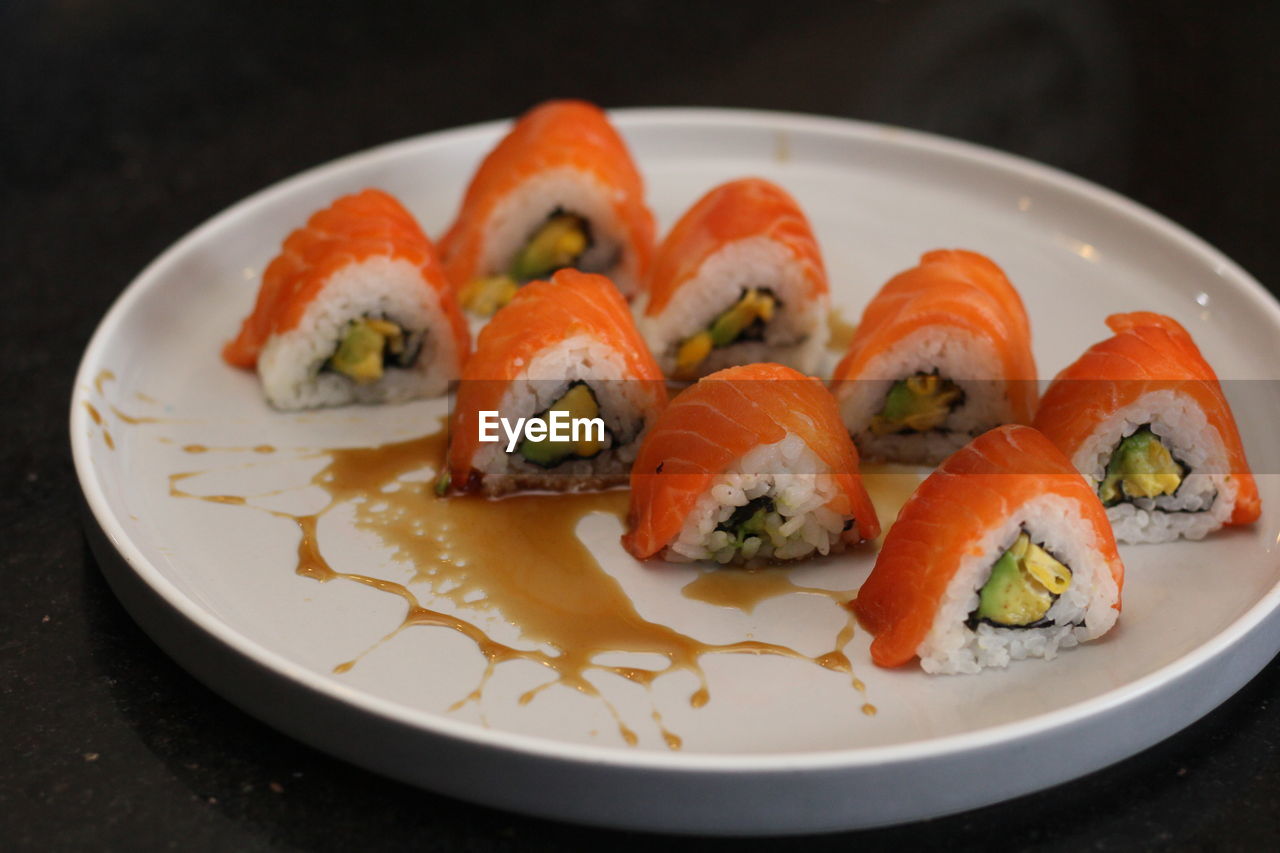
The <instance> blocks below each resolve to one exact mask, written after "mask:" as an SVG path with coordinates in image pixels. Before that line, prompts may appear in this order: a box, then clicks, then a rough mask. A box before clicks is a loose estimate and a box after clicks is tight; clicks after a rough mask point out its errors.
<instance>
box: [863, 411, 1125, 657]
mask: <svg viewBox="0 0 1280 853" xmlns="http://www.w3.org/2000/svg"><path fill="white" fill-rule="evenodd" d="M1123 585H1124V565H1123V564H1122V563H1121V562H1120V556H1119V554H1118V552H1117V551H1116V541H1115V538H1114V537H1113V536H1112V535H1111V525H1110V524H1109V523H1108V522H1107V515H1106V512H1105V511H1104V510H1103V508H1102V504H1101V503H1100V502H1099V501H1098V496H1097V495H1095V494H1094V493H1093V490H1092V489H1090V488H1089V485H1088V484H1087V483H1086V482H1085V481H1084V478H1083V477H1081V476H1080V474H1079V472H1077V471H1076V470H1075V468H1073V467H1072V466H1071V463H1070V462H1069V461H1067V458H1066V457H1065V456H1063V455H1062V452H1061V451H1059V450H1058V449H1057V448H1056V447H1054V446H1053V444H1052V443H1051V442H1050V441H1049V440H1048V439H1047V438H1045V437H1044V436H1043V435H1041V434H1040V433H1039V432H1037V431H1036V430H1034V429H1032V428H1031V427H1026V426H1016V425H1010V426H1003V427H997V428H996V429H993V430H991V431H990V432H987V433H984V434H983V435H980V436H978V437H977V438H975V439H974V440H973V441H972V442H970V443H969V444H968V445H966V446H965V447H963V448H961V449H960V450H957V451H956V452H955V453H953V454H952V455H951V456H950V457H948V458H947V460H946V461H945V462H943V463H942V465H941V466H940V467H939V468H938V469H937V470H936V471H934V472H933V474H931V475H930V476H929V477H928V479H926V480H925V481H924V482H923V483H921V484H920V486H919V488H917V489H916V491H915V494H913V495H912V496H911V498H910V500H908V501H907V502H906V504H904V505H903V507H902V510H901V511H900V512H899V513H898V520H897V521H895V522H894V524H893V526H892V527H891V528H889V532H888V534H887V535H886V536H885V539H884V545H883V547H881V549H880V555H879V557H878V558H877V559H876V565H875V568H874V569H872V571H871V575H870V576H869V577H868V578H867V581H866V583H864V584H863V585H862V588H861V589H859V590H858V597H857V598H856V599H855V600H854V602H853V609H854V612H855V613H857V615H858V618H859V619H860V620H861V621H862V624H863V625H864V626H865V627H866V628H867V630H869V631H870V632H871V633H872V634H874V635H875V639H874V640H873V641H872V643H871V659H872V660H873V661H875V662H876V663H877V664H879V665H880V666H901V665H902V664H905V663H907V662H909V661H910V660H912V659H913V658H917V657H918V658H920V663H921V666H922V667H923V668H924V670H925V671H926V672H931V673H973V672H978V671H979V670H981V669H983V668H986V667H1003V666H1007V665H1008V664H1009V661H1011V660H1019V659H1022V658H1045V659H1050V658H1052V657H1054V656H1055V655H1056V654H1057V653H1058V652H1059V651H1061V650H1063V649H1069V648H1071V647H1073V646H1076V645H1078V644H1079V643H1082V642H1085V641H1087V640H1094V639H1097V638H1098V637H1101V636H1102V635H1103V634H1105V633H1106V632H1107V631H1109V630H1111V628H1112V626H1113V625H1115V622H1116V619H1117V617H1118V616H1119V615H1120V590H1121V587H1122V586H1123Z"/></svg>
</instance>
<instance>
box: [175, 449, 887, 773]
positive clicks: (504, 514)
mask: <svg viewBox="0 0 1280 853" xmlns="http://www.w3.org/2000/svg"><path fill="white" fill-rule="evenodd" d="M446 446H447V435H446V432H445V430H444V429H443V428H442V429H441V430H439V431H438V432H435V433H432V434H430V435H426V436H421V437H419V438H414V439H410V440H408V441H401V442H394V443H389V444H385V445H381V446H377V447H368V448H339V449H333V450H326V451H322V452H321V454H320V455H322V456H323V457H324V458H326V459H327V460H328V463H327V464H326V465H325V466H324V468H322V469H321V470H320V471H319V472H317V473H316V474H315V475H314V477H313V478H312V480H311V485H313V486H317V487H319V488H320V489H322V490H324V491H325V492H326V493H327V494H328V497H329V501H328V503H327V505H326V506H325V507H324V509H322V510H320V511H319V512H317V513H314V514H310V515H293V514H289V513H285V512H281V511H278V510H272V509H267V508H265V507H260V506H256V505H255V504H253V503H250V502H248V498H250V497H254V496H238V495H199V494H195V493H192V492H189V491H186V490H185V489H184V488H183V485H184V481H185V480H187V479H189V478H191V477H194V476H197V475H199V474H201V473H208V472H201V471H187V472H181V473H176V474H172V475H170V477H169V486H170V495H172V496H173V497H177V498H193V499H198V500H204V501H210V502H213V503H221V504H237V505H244V506H246V507H249V508H252V509H256V510H259V511H261V512H266V513H269V514H271V515H273V516H276V517H279V518H287V519H290V520H292V521H293V522H294V523H295V524H296V525H297V526H298V530H299V533H300V539H299V543H298V549H297V558H296V564H295V566H294V570H295V571H296V573H297V574H300V575H303V576H305V577H309V578H313V579H315V580H317V581H321V582H327V581H331V580H334V579H338V578H341V579H345V580H348V581H352V582H355V583H360V584H364V585H366V586H370V587H372V588H374V589H378V590H380V591H382V592H385V593H388V594H391V595H395V596H398V597H399V598H401V599H402V600H403V601H404V602H405V605H406V608H407V609H406V613H405V616H404V619H403V620H402V621H401V623H400V625H399V626H397V627H396V628H395V629H394V630H392V631H391V632H390V633H389V634H387V635H386V636H385V637H384V638H383V639H382V640H380V641H379V643H378V644H375V645H374V646H373V647H371V648H370V649H368V650H366V651H365V652H364V653H362V655H361V656H360V657H362V656H363V654H368V652H369V651H372V649H373V648H377V645H380V644H381V643H383V642H386V641H387V640H389V639H391V638H392V637H394V636H396V635H397V634H398V633H399V632H401V631H403V630H405V629H406V628H410V627H413V626H436V627H444V628H449V629H451V630H453V631H456V632H458V633H459V634H462V635H463V636H465V637H467V638H468V639H469V640H470V641H471V642H472V643H474V644H475V647H476V649H477V650H478V651H479V652H480V653H481V654H482V655H483V656H484V658H485V668H484V672H483V674H482V675H481V677H480V679H479V682H478V683H477V684H476V686H475V688H474V689H473V690H472V691H471V692H470V693H468V694H467V695H466V696H464V697H462V698H461V699H459V700H458V701H457V702H455V703H454V704H453V705H452V706H451V707H450V709H449V710H451V711H453V710H457V709H460V708H462V707H463V706H465V705H467V704H469V703H475V704H476V706H477V708H478V710H479V711H480V714H481V719H482V721H483V720H484V717H483V708H482V706H481V700H482V698H483V695H484V690H485V687H486V685H487V684H488V682H489V680H490V678H491V677H492V676H493V674H494V672H495V670H496V669H497V667H499V666H500V665H501V664H503V663H505V662H507V661H512V660H525V661H531V662H534V663H537V664H539V665H541V666H543V667H545V668H546V669H547V670H549V671H550V672H551V674H552V675H553V677H552V678H551V679H550V680H549V681H547V682H545V683H543V684H541V685H539V686H538V687H535V688H534V689H532V690H529V691H526V692H525V693H524V694H523V695H521V696H520V698H519V702H520V703H521V704H527V703H529V702H531V701H533V699H534V698H535V697H536V696H537V694H538V693H540V692H542V691H543V690H545V689H546V688H548V687H550V686H552V685H556V684H559V685H563V686H566V687H569V688H572V689H574V690H577V691H579V692H580V693H583V694H585V695H587V696H590V697H592V698H595V699H598V700H599V701H600V702H601V703H602V704H603V705H604V707H605V708H606V709H607V710H608V711H609V713H610V715H611V716H612V717H613V720H614V722H615V724H616V725H617V728H618V732H619V735H620V736H621V737H622V739H623V740H624V741H625V742H626V743H628V744H630V745H635V744H636V743H637V742H638V737H637V735H636V733H635V732H634V731H633V730H632V729H630V728H629V727H628V726H627V725H626V724H625V723H624V722H623V720H622V717H621V715H620V714H619V713H618V711H617V709H616V708H615V707H614V706H613V705H612V703H611V702H609V700H608V699H607V697H605V696H604V695H603V694H602V693H601V691H600V690H599V689H598V688H597V687H596V685H595V684H593V683H592V681H590V680H589V679H588V678H587V675H588V674H589V673H593V672H599V673H607V674H611V675H614V676H617V677H619V678H623V679H626V680H628V681H631V682H633V683H636V684H640V685H642V686H646V687H648V686H650V685H651V684H652V683H653V681H654V680H655V679H657V678H658V677H659V676H662V675H666V674H669V673H673V672H677V671H685V672H688V673H690V674H692V675H693V676H694V677H695V678H696V679H697V684H698V686H697V688H696V689H695V690H694V691H693V692H692V693H690V695H689V697H688V702H689V704H690V706H692V707H694V708H699V707H702V706H703V705H705V704H706V703H707V702H708V701H709V699H710V693H709V690H708V686H707V679H706V674H705V672H704V671H703V669H702V665H701V658H702V656H703V655H707V654H726V653H733V654H755V655H776V656H781V657H787V658H793V659H799V660H806V661H810V662H812V663H814V664H816V665H818V666H820V667H822V668H824V669H828V670H833V671H836V672H841V673H846V674H848V675H849V676H850V683H851V684H852V685H853V686H854V687H855V688H856V689H857V690H858V691H859V692H865V687H864V686H863V684H862V682H861V681H859V680H858V679H857V678H855V677H853V670H852V666H851V664H850V662H849V658H848V657H847V656H846V655H845V653H844V651H843V649H844V647H845V646H846V645H847V644H848V643H849V641H850V640H851V639H852V638H853V634H854V630H855V629H854V624H855V623H854V621H853V617H852V613H850V612H849V611H848V609H847V608H844V607H843V606H842V611H843V612H844V613H845V614H846V623H845V624H844V626H843V627H842V628H841V629H840V632H839V633H838V635H837V636H836V637H835V638H834V643H833V646H832V649H831V651H829V652H826V653H824V654H821V655H816V656H809V655H805V654H802V653H800V652H798V651H796V650H795V649H792V648H789V647H787V646H783V645H777V644H773V643H765V642H757V641H753V640H744V641H740V642H734V643H723V644H716V643H705V642H702V641H700V640H697V639H695V638H693V637H690V636H688V635H686V634H683V633H680V632H679V631H677V630H675V629H673V628H670V627H668V626H665V625H662V624H658V623H655V622H650V621H648V620H647V619H645V618H643V617H642V616H641V615H640V614H639V612H637V610H636V608H635V606H634V605H633V604H632V602H631V600H630V598H629V597H628V596H627V593H626V591H625V590H624V589H623V587H622V585H621V584H620V583H619V582H618V581H617V580H616V579H615V578H614V577H613V576H611V575H609V574H608V573H606V572H605V571H604V570H603V569H602V568H601V567H600V565H599V563H598V562H597V561H596V559H595V557H594V556H593V555H592V554H591V551H590V550H589V549H588V548H587V547H586V546H585V545H584V544H583V543H582V541H581V540H580V539H579V538H578V535H577V528H578V525H579V523H580V522H581V521H582V520H583V519H584V518H586V517H587V516H590V515H593V514H596V513H604V514H607V515H613V516H616V517H617V518H619V519H622V518H623V517H624V515H625V512H626V509H627V501H628V494H627V492H625V491H610V492H598V493H584V494H526V495H517V496H513V497H507V498H502V499H498V500H492V499H487V498H483V497H479V496H465V495H464V496H454V497H448V498H438V497H436V496H435V495H434V493H433V491H432V484H431V482H430V479H429V478H428V477H427V474H428V473H432V472H435V471H438V470H440V469H441V465H442V460H443V458H444V453H445V449H446ZM196 447H199V449H198V450H197V449H195V448H196ZM183 449H184V450H187V452H192V453H203V452H207V451H209V450H210V449H211V448H207V447H204V446H187V447H184V448H183ZM249 449H252V450H255V451H258V452H265V450H259V449H258V448H249ZM406 478H410V479H406ZM339 505H341V506H344V507H347V508H349V509H350V510H351V511H352V513H353V516H354V521H355V524H356V526H357V527H358V528H361V529H363V530H368V531H371V532H373V533H376V534H377V535H378V537H379V538H380V539H381V540H382V541H383V543H384V544H385V545H387V546H388V547H389V548H390V549H391V550H392V554H393V556H394V557H395V558H396V559H397V560H399V561H402V562H404V563H405V564H407V565H411V566H413V567H414V570H415V575H414V578H413V580H412V581H410V583H414V584H416V583H421V584H423V585H424V587H425V588H426V590H427V591H428V592H429V594H430V596H431V598H433V599H435V600H445V601H448V602H450V603H451V604H452V605H453V607H454V608H456V609H458V610H460V611H470V612H472V613H481V614H486V615H491V616H492V615H497V616H500V617H501V618H502V619H504V620H506V621H507V622H510V623H512V624H513V625H515V626H516V627H517V628H518V629H519V631H520V636H521V640H522V643H527V644H529V645H531V646H536V647H537V648H532V649H529V648H514V647H512V646H510V645H507V644H505V643H502V642H498V641H496V640H494V639H493V638H492V637H490V635H489V634H488V632H487V631H485V630H484V629H483V628H482V627H481V626H480V625H479V624H477V623H476V622H473V621H470V620H468V619H465V618H462V617H461V616H459V615H456V614H453V613H446V612H443V611H441V610H437V609H433V608H431V607H427V606H424V605H423V604H422V603H421V601H420V600H419V598H418V596H417V595H416V594H415V593H414V592H413V591H412V590H410V589H409V587H408V586H407V585H405V584H401V583H397V582H394V581H388V580H383V579H380V578H375V577H371V576H368V575H363V574H356V573H351V572H342V571H338V570H336V569H334V568H333V566H331V565H330V563H329V562H328V560H327V559H326V558H325V555H324V552H323V549H322V547H321V542H320V537H319V534H318V528H319V521H320V519H321V517H323V516H324V515H325V513H327V512H329V511H330V510H331V509H333V508H334V507H336V506H339ZM743 575H750V576H752V577H754V578H756V579H755V580H751V581H745V582H744V581H742V580H741V576H743ZM730 577H737V578H738V579H736V580H731V579H729V578H730ZM760 578H763V580H760ZM792 592H801V593H814V594H821V595H825V596H827V597H829V598H831V599H832V600H833V601H836V602H837V603H838V604H840V605H843V604H844V603H845V601H846V600H847V598H848V593H837V592H832V591H829V590H819V589H816V588H808V587H801V586H797V585H795V584H794V583H792V582H791V581H790V580H789V579H788V578H786V577H785V571H784V570H781V569H777V570H763V571H760V572H755V573H747V572H742V571H739V570H722V571H719V572H708V573H706V574H704V575H702V576H700V577H699V578H698V579H696V580H695V581H693V582H692V583H690V584H689V585H688V586H686V588H685V595H686V596H688V597H691V598H698V599H699V600H703V601H709V602H711V603H723V602H732V603H731V604H730V605H729V606H741V607H743V608H744V609H745V608H747V607H754V606H755V604H757V603H759V601H762V600H764V599H765V598H771V597H774V596H776V595H783V594H788V593H792ZM546 648H550V649H552V650H553V651H544V650H543V649H546ZM606 652H639V653H651V654H656V655H659V656H661V657H664V658H666V661H667V663H666V665H664V666H659V667H657V668H647V667H636V666H614V665H606V664H601V663H598V662H596V658H597V657H598V656H600V655H601V654H603V653H606ZM360 657H357V658H356V659H355V660H351V661H347V662H345V663H342V664H339V665H338V666H337V667H335V668H334V671H335V672H338V673H341V672H346V671H349V670H350V669H351V668H352V667H353V666H355V665H356V663H357V662H358V661H359V659H360ZM868 707H870V706H869V705H867V704H865V703H864V704H863V706H862V709H863V713H874V710H872V711H867V708H868ZM651 717H652V719H653V721H654V724H655V726H656V727H657V730H658V732H659V734H660V735H661V737H662V740H663V742H664V743H665V744H666V745H667V747H668V748H669V749H679V748H680V747H681V746H682V744H683V742H682V740H681V738H680V737H679V735H677V734H675V733H673V732H671V731H669V730H668V729H667V728H666V726H665V724H664V723H663V721H662V716H661V714H660V713H659V711H658V710H657V708H656V706H655V707H653V709H652V713H651Z"/></svg>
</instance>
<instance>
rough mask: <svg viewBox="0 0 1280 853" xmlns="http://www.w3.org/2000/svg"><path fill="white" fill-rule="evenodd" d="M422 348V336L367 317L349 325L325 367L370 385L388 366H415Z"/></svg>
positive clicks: (378, 378) (385, 321)
mask: <svg viewBox="0 0 1280 853" xmlns="http://www.w3.org/2000/svg"><path fill="white" fill-rule="evenodd" d="M421 350H422V336H421V335H419V334H412V333H406V332H405V330H404V329H402V328H401V327H400V325H399V324H397V323H394V322H392V321H390V320H384V319H374V318H372V317H363V318H361V319H359V320H352V321H351V322H349V323H348V324H347V328H346V331H344V332H343V334H342V338H341V339H340V340H339V341H338V347H337V349H336V350H335V351H334V353H333V355H332V356H330V357H329V359H328V360H327V361H326V362H325V363H324V365H323V366H322V368H321V369H322V370H332V371H334V372H335V373H341V374H342V375H344V376H346V377H348V378H349V379H351V380H352V381H354V382H356V383H357V384H360V385H369V384H372V383H374V382H377V381H378V380H380V379H381V378H382V375H383V373H385V372H386V370H387V369H388V368H392V367H401V368H404V367H411V366H413V363H414V361H415V360H417V358H418V353H419V352H420V351H421Z"/></svg>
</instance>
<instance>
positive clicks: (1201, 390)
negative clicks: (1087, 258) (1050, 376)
mask: <svg viewBox="0 0 1280 853" xmlns="http://www.w3.org/2000/svg"><path fill="white" fill-rule="evenodd" d="M1107 326H1109V327H1110V328H1111V330H1112V331H1113V332H1115V336H1114V337H1111V338H1108V339H1107V340H1105V341H1101V342H1099V343H1097V344H1094V345H1093V346H1091V347H1090V348H1089V349H1088V350H1086V351H1085V353H1084V355H1082V356H1080V358H1079V359H1077V360H1076V361H1075V362H1074V363H1072V364H1071V365H1069V366H1067V367H1066V368H1064V369H1063V370H1062V371H1061V372H1060V373H1059V374H1058V375H1057V376H1056V377H1055V378H1054V380H1053V383H1052V384H1051V385H1050V386H1049V388H1048V389H1047V390H1046V391H1045V395H1044V399H1043V400H1042V401H1041V403H1040V407H1039V409H1038V410H1037V412H1036V417H1035V425H1036V427H1037V428H1038V429H1039V430H1040V431H1042V432H1043V433H1044V434H1045V435H1046V436H1048V437H1049V440H1050V441H1052V442H1053V443H1054V444H1056V445H1057V446H1058V447H1059V448H1060V449H1061V450H1062V451H1063V452H1064V453H1066V454H1067V455H1068V456H1070V457H1073V456H1074V455H1075V452H1076V450H1077V448H1079V447H1080V446H1081V445H1082V444H1083V443H1084V442H1085V441H1086V440H1087V439H1088V438H1089V437H1090V436H1091V435H1092V434H1093V433H1094V431H1095V430H1096V429H1097V428H1098V426H1099V424H1100V423H1101V422H1102V421H1103V420H1104V419H1106V418H1108V417H1110V416H1111V415H1112V413H1114V412H1115V411H1116V410H1118V409H1121V408H1123V407H1125V406H1128V405H1130V404H1131V403H1133V402H1135V401H1137V400H1138V399H1139V398H1140V397H1142V396H1144V395H1146V394H1149V393H1151V392H1154V391H1160V390H1170V391H1174V392H1176V393H1178V394H1185V395H1188V396H1190V397H1191V398H1192V399H1193V400H1194V401H1195V404H1196V405H1197V406H1198V407H1199V408H1200V409H1201V411H1203V412H1204V416H1205V418H1206V419H1207V420H1208V422H1209V424H1210V425H1211V426H1212V427H1213V428H1214V429H1216V430H1217V432H1218V435H1219V436H1221V438H1222V442H1223V445H1224V446H1225V449H1226V452H1227V462H1228V464H1229V466H1230V471H1229V472H1225V473H1227V474H1228V475H1229V476H1230V477H1233V478H1235V479H1236V480H1237V482H1238V488H1237V492H1236V504H1235V509H1234V511H1233V512H1232V515H1231V518H1230V520H1229V521H1228V522H1227V523H1228V524H1249V523H1251V522H1253V521H1256V520H1257V519H1258V516H1259V515H1260V514H1261V512H1262V502H1261V499H1260V498H1259V496H1258V485H1257V482H1256V481H1255V480H1254V478H1253V474H1252V472H1251V471H1250V469H1249V462H1248V460H1247V459H1246V458H1245V452H1244V444H1243V442H1242V441H1241V440H1240V431H1239V430H1238V429H1237V427H1236V422H1235V418H1234V417H1233V415H1232V413H1231V407H1230V405H1229V404H1228V403H1227V399H1226V396H1225V395H1224V394H1223V392H1222V386H1221V385H1220V384H1219V382H1218V377H1217V375H1216V374H1215V373H1214V371H1213V368H1212V367H1210V366H1209V363H1208V362H1207V361H1205V360H1204V356H1202V355H1201V354H1200V350H1199V348H1197V347H1196V344H1195V341H1193V340H1192V339H1191V335H1190V334H1189V333H1188V332H1187V330H1186V329H1184V328H1183V327H1182V326H1181V325H1179V324H1178V322H1177V321H1176V320H1173V319H1172V318H1170V317H1166V316H1164V315H1162V314H1155V313H1152V312H1148V311H1137V312H1133V313H1129V314H1113V315H1111V316H1110V317H1108V318H1107Z"/></svg>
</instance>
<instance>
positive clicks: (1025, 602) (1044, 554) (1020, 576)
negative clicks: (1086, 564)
mask: <svg viewBox="0 0 1280 853" xmlns="http://www.w3.org/2000/svg"><path fill="white" fill-rule="evenodd" d="M1069 586H1071V570H1070V569H1068V568H1067V567H1066V566H1065V565H1063V564H1062V563H1060V562H1058V561H1057V560H1056V559H1054V558H1053V556H1051V555H1050V554H1049V552H1048V551H1046V550H1044V549H1043V548H1041V547H1040V546H1039V545H1036V544H1035V543H1034V542H1032V541H1031V537H1030V536H1028V535H1027V534H1026V533H1025V532H1023V533H1020V534H1018V538H1017V540H1016V541H1015V542H1014V543H1013V545H1012V546H1011V547H1010V548H1009V550H1007V551H1005V552H1004V554H1002V555H1001V556H1000V559H999V560H996V563H995V565H994V566H993V567H992V568H991V576H990V577H988V578H987V582H986V583H985V584H983V586H982V589H981V590H980V591H979V592H978V609H977V610H975V611H974V612H973V613H972V614H971V616H970V622H971V623H977V622H989V623H991V624H992V625H997V626H1000V627H1004V628H1030V627H1034V626H1036V625H1037V624H1039V623H1040V622H1041V621H1043V620H1044V618H1045V614H1046V613H1048V612H1049V608H1050V607H1052V606H1053V602H1054V601H1056V600H1057V598H1058V596H1059V595H1061V594H1062V593H1064V592H1066V590H1067V588H1068V587H1069Z"/></svg>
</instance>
